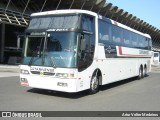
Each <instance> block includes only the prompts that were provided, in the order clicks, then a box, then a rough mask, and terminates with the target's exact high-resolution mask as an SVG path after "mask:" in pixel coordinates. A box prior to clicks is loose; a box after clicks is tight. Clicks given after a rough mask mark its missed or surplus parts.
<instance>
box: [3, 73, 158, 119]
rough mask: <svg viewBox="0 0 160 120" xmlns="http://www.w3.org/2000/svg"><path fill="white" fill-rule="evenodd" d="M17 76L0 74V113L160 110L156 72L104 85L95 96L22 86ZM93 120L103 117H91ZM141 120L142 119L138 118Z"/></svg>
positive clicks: (15, 74) (14, 74)
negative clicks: (137, 78) (139, 78)
mask: <svg viewBox="0 0 160 120" xmlns="http://www.w3.org/2000/svg"><path fill="white" fill-rule="evenodd" d="M2 75H3V76H2ZM17 75H18V73H9V72H1V73H0V111H160V72H158V71H155V72H151V73H149V76H148V77H145V78H143V79H142V80H136V79H135V78H132V79H128V80H124V81H120V82H116V83H113V84H109V85H105V86H103V87H101V89H100V91H99V92H98V93H97V94H94V95H88V94H86V92H80V93H76V94H69V93H62V92H56V91H49V90H42V89H34V88H28V87H22V86H20V84H19V77H18V76H17ZM34 119H35V118H34ZM48 119H51V118H48ZM59 119H62V118H59ZM65 119H67V120H69V119H70V118H65ZM72 119H74V118H72ZM76 119H85V118H84V117H83V118H76ZM87 119H90V118H87ZM94 119H95V120H98V119H106V118H92V120H94ZM107 119H109V118H107ZM110 119H113V118H110ZM115 119H117V120H119V119H122V120H126V119H129V120H130V119H131V120H132V119H133V120H136V119H137V118H115ZM143 119H145V118H141V120H143ZM147 119H148V120H151V118H147ZM152 119H153V118H152ZM158 119H159V118H154V120H158ZM0 120H1V118H0ZM145 120H146V119H145Z"/></svg>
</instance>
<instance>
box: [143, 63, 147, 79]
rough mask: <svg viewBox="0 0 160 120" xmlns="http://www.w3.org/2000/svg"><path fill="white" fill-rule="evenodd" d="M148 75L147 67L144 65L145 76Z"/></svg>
mask: <svg viewBox="0 0 160 120" xmlns="http://www.w3.org/2000/svg"><path fill="white" fill-rule="evenodd" d="M146 76H147V67H146V66H145V67H144V77H146Z"/></svg>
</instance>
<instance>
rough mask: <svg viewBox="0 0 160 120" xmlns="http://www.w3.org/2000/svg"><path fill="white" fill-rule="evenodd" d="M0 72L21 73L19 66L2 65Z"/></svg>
mask: <svg viewBox="0 0 160 120" xmlns="http://www.w3.org/2000/svg"><path fill="white" fill-rule="evenodd" d="M0 72H13V73H19V66H11V65H0Z"/></svg>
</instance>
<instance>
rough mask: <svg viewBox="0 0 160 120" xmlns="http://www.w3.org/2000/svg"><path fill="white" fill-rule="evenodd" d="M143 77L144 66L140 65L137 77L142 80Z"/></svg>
mask: <svg viewBox="0 0 160 120" xmlns="http://www.w3.org/2000/svg"><path fill="white" fill-rule="evenodd" d="M142 78H143V67H142V66H140V67H139V74H138V77H137V79H138V80H140V79H142Z"/></svg>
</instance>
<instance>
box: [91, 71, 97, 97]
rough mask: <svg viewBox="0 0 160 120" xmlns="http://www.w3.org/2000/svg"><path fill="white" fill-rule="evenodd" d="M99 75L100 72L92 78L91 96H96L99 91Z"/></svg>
mask: <svg viewBox="0 0 160 120" xmlns="http://www.w3.org/2000/svg"><path fill="white" fill-rule="evenodd" d="M97 73H98V71H96V72H95V73H94V74H93V76H92V78H91V82H90V89H89V94H95V93H97V92H98V91H99V76H98V74H97Z"/></svg>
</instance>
